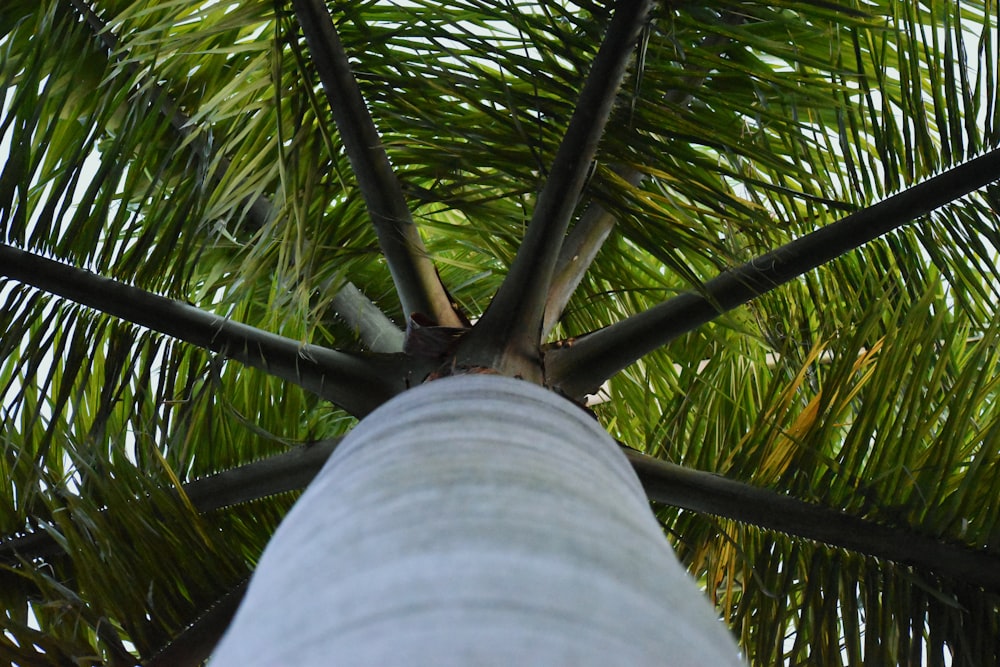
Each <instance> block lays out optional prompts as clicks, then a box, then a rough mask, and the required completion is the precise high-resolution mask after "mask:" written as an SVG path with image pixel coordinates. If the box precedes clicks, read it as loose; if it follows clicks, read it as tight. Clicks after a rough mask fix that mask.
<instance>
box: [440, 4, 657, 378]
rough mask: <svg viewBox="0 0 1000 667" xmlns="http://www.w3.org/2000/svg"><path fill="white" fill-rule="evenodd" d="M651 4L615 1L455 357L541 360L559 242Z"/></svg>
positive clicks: (496, 364)
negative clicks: (530, 205)
mask: <svg viewBox="0 0 1000 667" xmlns="http://www.w3.org/2000/svg"><path fill="white" fill-rule="evenodd" d="M651 4H652V3H651V2H649V1H648V0H639V1H633V0H622V1H620V2H618V3H616V5H615V10H614V16H613V17H612V19H611V23H610V25H609V26H608V31H607V34H606V36H605V38H604V41H603V43H602V44H601V47H600V49H599V50H598V53H597V56H596V57H595V58H594V63H593V65H592V66H591V68H590V73H589V74H588V75H587V80H586V83H585V84H584V87H583V90H582V91H581V93H580V97H579V99H578V101H577V103H576V107H575V109H574V111H573V116H572V117H571V118H570V122H569V126H568V127H567V129H566V134H565V135H564V137H563V140H562V143H561V144H560V145H559V149H558V151H557V153H556V157H555V159H554V161H553V163H552V167H551V169H550V170H549V177H548V179H547V180H546V182H545V185H544V187H543V188H542V192H541V193H540V194H539V196H538V201H537V203H536V205H535V210H534V213H533V214H532V217H531V221H530V223H529V224H528V229H527V231H526V233H525V236H524V241H523V242H522V243H521V247H520V248H519V249H518V252H517V255H516V256H515V258H514V262H513V264H512V265H511V268H510V272H509V273H508V274H507V277H506V278H505V279H504V282H503V284H502V285H501V286H500V289H499V290H498V291H497V294H496V296H494V297H493V301H492V302H491V303H490V305H489V307H488V308H487V310H486V312H485V313H484V314H483V317H482V318H481V319H480V321H479V323H478V324H477V326H476V327H475V328H474V329H473V331H472V333H470V334H469V336H467V337H466V340H467V341H468V342H467V344H463V346H462V347H461V348H460V351H459V356H458V359H459V362H460V363H466V364H469V365H479V366H488V367H491V368H497V369H498V370H501V372H503V371H504V370H505V369H504V364H505V363H506V361H505V360H507V359H509V358H513V359H516V360H518V362H520V360H522V359H524V358H528V359H531V358H534V359H535V361H540V360H538V359H537V356H538V352H537V350H538V344H539V342H540V340H541V330H542V319H543V316H544V312H545V302H546V299H547V295H548V292H549V285H550V284H551V281H552V273H553V271H554V269H555V265H556V260H557V258H558V255H559V249H560V248H561V247H562V243H563V237H564V236H565V235H566V229H567V227H568V226H569V222H570V219H571V218H572V216H573V211H574V210H575V209H576V205H577V202H578V200H579V197H580V193H581V192H582V190H583V187H584V185H585V184H586V180H587V175H588V173H589V171H590V169H591V168H592V165H593V161H594V159H595V156H596V154H597V146H598V143H599V141H600V139H601V136H602V135H603V133H604V127H605V125H606V124H607V121H608V118H609V117H610V115H611V109H612V106H613V104H614V101H615V99H616V97H617V95H618V91H619V88H620V87H621V84H622V81H623V80H624V78H625V72H626V69H627V67H628V64H629V61H630V60H631V57H632V54H633V51H634V50H635V46H636V42H637V40H638V38H639V35H640V33H641V32H642V29H643V26H644V25H645V24H646V22H647V20H648V15H649V11H650V8H651Z"/></svg>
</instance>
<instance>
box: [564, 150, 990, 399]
mask: <svg viewBox="0 0 1000 667" xmlns="http://www.w3.org/2000/svg"><path fill="white" fill-rule="evenodd" d="M997 179H1000V149H994V150H993V151H991V152H989V153H986V154H985V155H982V156H980V157H978V158H975V159H973V160H970V161H969V162H966V163H965V164H962V165H960V166H958V167H954V168H953V169H950V170H948V171H946V172H944V173H942V174H939V175H937V176H935V177H933V178H930V179H928V180H926V181H924V182H923V183H919V184H917V185H915V186H913V187H911V188H909V189H908V190H905V191H903V192H900V193H899V194H896V195H894V196H892V197H890V198H888V199H886V200H884V201H882V202H879V203H878V204H875V205H873V206H870V207H868V208H866V209H863V210H860V211H858V212H856V213H852V214H851V215H848V216H847V217H845V218H842V219H840V220H838V221H837V222H834V223H831V224H829V225H827V226H825V227H822V228H820V229H818V230H816V231H814V232H812V233H810V234H807V235H806V236H803V237H800V238H798V239H796V240H794V241H792V242H791V243H788V244H786V245H784V246H781V247H780V248H777V249H775V250H772V251H770V252H768V253H766V254H764V255H761V256H760V257H757V258H755V259H752V260H750V261H749V262H747V263H746V264H743V265H742V266H739V267H736V268H734V269H732V270H729V271H726V272H725V273H722V274H720V275H719V276H717V277H715V278H713V279H711V280H709V281H708V282H706V283H705V284H704V285H702V286H701V289H700V290H699V291H697V292H694V291H691V292H684V293H682V294H679V295H678V296H676V297H673V298H671V299H668V300H667V301H664V302H663V303H660V304H658V305H656V306H653V307H652V308H650V309H649V310H647V311H644V312H642V313H638V314H636V315H633V316H631V317H628V318H626V319H624V320H621V321H620V322H617V323H615V324H612V325H611V326H608V327H605V328H603V329H599V330H597V331H595V332H592V333H589V334H587V335H585V336H582V337H580V338H577V339H576V340H575V341H573V342H572V344H570V345H563V346H559V347H556V348H553V349H550V350H548V351H547V352H546V354H545V369H546V373H547V382H548V384H549V385H550V386H553V387H558V388H559V389H560V391H562V392H564V393H565V394H566V395H568V396H573V397H580V396H583V395H585V394H587V393H592V392H593V391H594V389H595V388H596V387H598V386H600V384H601V383H602V382H604V381H605V380H607V379H608V378H610V377H611V376H612V375H614V374H615V373H617V372H619V371H620V370H622V369H624V368H625V367H627V366H629V365H630V364H632V363H634V362H635V361H638V360H639V359H640V358H642V357H643V356H645V355H646V354H649V353H650V352H652V351H653V350H656V349H658V348H660V347H662V346H664V345H666V344H667V343H669V342H671V341H673V340H674V339H676V338H677V337H679V336H681V335H682V334H685V333H687V332H689V331H693V330H694V329H696V328H697V327H699V326H701V325H702V324H705V323H707V322H711V321H712V320H714V319H715V318H717V317H718V316H719V315H721V314H722V313H725V312H727V311H730V310H732V309H734V308H737V307H738V306H741V305H743V304H745V303H747V302H749V301H751V300H753V299H755V298H757V297H759V296H761V295H763V294H766V293H768V292H770V291H771V290H773V289H775V288H776V287H778V286H780V285H783V284H784V283H787V282H789V281H791V280H794V279H795V278H797V277H799V276H801V275H803V274H804V273H806V272H808V271H811V270H813V269H815V268H818V267H820V266H822V265H823V264H826V263H827V262H830V261H832V260H834V259H836V258H838V257H840V256H841V255H844V254H846V253H848V252H850V251H852V250H855V249H857V248H859V247H861V246H862V245H864V244H866V243H868V242H870V241H872V240H874V239H876V238H878V237H880V236H883V235H885V234H887V233H889V232H891V231H893V230H895V229H898V228H899V227H901V226H903V225H905V224H907V223H909V222H911V221H913V220H915V219H917V218H919V217H921V216H924V215H926V214H928V213H930V212H931V211H933V210H934V209H936V208H938V207H940V206H943V205H945V204H948V203H950V202H953V201H955V200H956V199H959V198H961V197H964V196H965V195H967V194H969V193H971V192H973V191H975V190H977V189H978V188H981V187H984V186H986V185H988V184H990V183H992V182H993V181H996V180H997Z"/></svg>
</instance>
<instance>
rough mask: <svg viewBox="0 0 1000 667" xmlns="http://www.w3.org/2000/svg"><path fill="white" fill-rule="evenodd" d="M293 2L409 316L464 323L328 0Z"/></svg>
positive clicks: (404, 313)
mask: <svg viewBox="0 0 1000 667" xmlns="http://www.w3.org/2000/svg"><path fill="white" fill-rule="evenodd" d="M292 4H293V6H294V8H295V14H296V16H297V17H298V20H299V24H300V25H301V26H302V32H303V34H304V35H305V38H306V43H307V44H308V45H309V50H310V52H311V53H312V58H313V63H314V65H315V66H316V70H317V72H318V73H319V78H320V81H321V83H322V84H323V90H324V91H325V92H326V97H327V101H328V102H329V103H330V107H331V109H332V111H333V117H334V121H335V122H336V124H337V128H338V129H339V130H340V137H341V140H342V141H343V142H344V148H345V149H346V151H347V157H348V159H349V160H350V162H351V167H352V168H353V170H354V173H355V176H356V177H357V179H358V186H359V187H360V188H361V193H362V195H363V196H364V199H365V204H366V206H367V208H368V212H369V214H370V215H371V219H372V224H373V225H374V227H375V233H376V234H377V236H378V241H379V247H380V248H381V249H382V254H383V255H384V256H385V260H386V263H387V264H388V266H389V272H390V273H391V274H392V279H393V282H394V284H395V285H396V292H397V293H398V295H399V300H400V304H401V305H402V307H403V315H404V316H406V317H409V316H410V315H412V314H413V313H421V314H423V315H425V316H427V317H430V318H432V319H434V320H435V322H436V323H437V324H438V325H441V326H453V327H460V326H462V322H461V321H460V319H459V317H458V315H457V314H456V313H455V309H454V308H453V307H452V305H451V299H450V298H449V297H448V293H447V290H445V288H444V286H443V285H442V284H441V280H440V278H439V277H438V274H437V271H435V269H434V264H433V262H431V259H430V256H429V255H428V253H427V250H426V248H425V247H424V242H423V240H422V239H421V237H420V232H419V230H418V229H417V226H416V225H415V224H414V223H413V217H412V215H411V213H410V209H409V207H408V206H407V204H406V199H405V197H404V195H403V189H402V187H401V186H400V184H399V180H398V179H397V178H396V174H395V172H394V171H393V170H392V165H391V164H390V162H389V156H388V155H387V154H386V152H385V147H384V146H383V144H382V138H381V136H380V135H379V133H378V130H377V129H376V127H375V122H374V121H373V120H372V117H371V114H370V113H369V112H368V106H367V105H366V103H365V99H364V97H363V96H362V94H361V89H360V88H359V87H358V83H357V80H356V79H355V78H354V74H353V73H352V71H351V63H350V61H349V60H348V57H347V53H346V52H345V51H344V47H343V44H341V42H340V38H339V37H338V35H337V31H336V29H335V28H334V25H333V20H332V19H331V18H330V12H329V11H328V10H327V7H326V4H325V3H324V2H323V0H293V3H292Z"/></svg>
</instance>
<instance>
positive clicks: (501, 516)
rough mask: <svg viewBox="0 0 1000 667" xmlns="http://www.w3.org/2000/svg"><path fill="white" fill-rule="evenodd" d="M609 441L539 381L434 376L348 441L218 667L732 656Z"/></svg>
mask: <svg viewBox="0 0 1000 667" xmlns="http://www.w3.org/2000/svg"><path fill="white" fill-rule="evenodd" d="M737 656H738V653H737V649H736V645H735V642H734V641H733V639H732V638H731V637H730V636H729V633H728V631H727V630H726V628H725V627H724V626H723V625H722V623H721V622H720V621H718V620H717V618H716V616H715V613H714V612H713V610H712V608H711V606H710V605H709V603H708V601H707V600H706V599H705V597H704V595H703V594H702V592H701V591H700V590H698V588H697V586H695V584H694V583H693V582H692V581H691V580H690V579H689V578H688V575H687V573H686V572H685V571H684V569H683V568H682V567H681V566H680V564H679V563H678V562H677V560H676V559H675V557H674V555H673V553H672V551H671V549H670V546H669V544H668V543H667V541H666V540H665V539H664V536H663V533H662V531H661V529H660V526H659V524H658V523H657V522H656V520H655V518H654V517H653V515H652V513H651V511H650V509H649V506H648V504H647V501H646V497H645V494H644V493H643V490H642V487H641V486H640V485H639V482H638V480H637V478H636V476H635V473H634V472H633V471H632V469H631V467H630V465H629V463H628V461H627V460H626V458H625V457H624V456H623V454H622V453H621V451H620V450H619V448H618V445H617V444H615V442H614V441H613V440H612V439H611V438H610V437H609V436H608V435H607V433H605V432H604V431H603V429H601V427H600V425H599V424H598V423H597V422H596V421H594V420H593V419H592V418H591V417H590V416H589V415H588V414H587V413H585V412H584V411H582V410H580V409H579V408H578V407H576V406H575V405H573V404H572V403H570V402H568V401H566V400H564V399H562V398H560V397H558V396H556V395H555V394H552V393H551V392H548V391H545V390H543V389H541V388H539V387H537V386H535V385H533V384H531V383H528V382H523V381H518V380H513V379H509V378H503V377H498V376H492V375H467V376H459V377H452V378H446V379H443V380H439V381H435V382H431V383H429V384H426V385H422V386H420V387H418V388H416V389H414V390H411V391H408V392H405V393H404V394H402V395H400V396H399V397H397V398H396V399H394V400H392V401H390V402H389V403H387V404H385V405H384V406H382V407H381V408H380V409H378V410H377V411H376V412H374V413H373V414H372V415H370V416H369V417H368V418H366V419H365V420H363V421H362V422H361V423H360V424H359V426H358V427H357V428H356V429H355V430H354V431H353V432H352V433H351V434H350V435H349V436H348V437H347V438H346V439H345V440H344V441H343V443H342V444H341V446H340V447H338V449H337V450H336V451H335V452H334V454H333V455H332V456H331V458H330V460H329V461H328V462H327V464H326V465H325V466H324V468H323V470H322V471H321V472H320V474H319V476H318V477H317V479H316V480H315V481H314V483H313V484H312V485H311V486H310V487H309V489H308V490H307V491H306V493H305V494H304V495H303V497H302V498H301V499H300V501H299V503H298V504H297V505H296V506H295V508H294V509H293V510H292V512H291V513H290V514H289V515H288V517H287V518H286V519H285V521H284V523H283V524H282V525H281V527H280V528H279V529H278V531H277V533H276V535H275V537H274V538H273V539H272V541H271V543H270V545H269V546H268V548H267V550H266V551H265V553H264V555H263V557H262V559H261V562H260V564H259V567H258V569H257V573H256V574H255V576H254V579H253V580H252V582H251V584H250V588H249V590H248V592H247V597H246V598H245V600H244V603H243V605H242V606H241V608H240V610H239V612H238V613H237V616H236V619H235V621H234V623H233V625H232V626H231V627H230V629H229V631H228V633H227V635H226V637H224V639H223V641H222V642H221V644H220V647H219V648H218V650H217V651H216V654H215V656H214V660H213V662H212V664H213V665H215V666H219V665H241V666H243V665H275V664H294V665H319V664H323V665H326V664H349V665H435V666H439V665H471V664H475V665H614V664H621V665H654V664H655V665H738V664H740V661H739V659H738V657H737Z"/></svg>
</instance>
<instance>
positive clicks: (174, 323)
mask: <svg viewBox="0 0 1000 667" xmlns="http://www.w3.org/2000/svg"><path fill="white" fill-rule="evenodd" d="M0 275H3V276H7V277H8V278H12V279H14V280H17V281H20V282H22V283H25V284H26V285H31V286H32V287H36V288H38V289H41V290H44V291H46V292H50V293H52V294H56V295H58V296H61V297H64V298H66V299H69V300H71V301H75V302H76V303H79V304H81V305H84V306H87V307H89V308H93V309H95V310H98V311H101V312H103V313H107V314H108V315H113V316H115V317H118V318H121V319H123V320H126V321H128V322H132V323H134V324H138V325H141V326H144V327H147V328H149V329H152V330H154V331H158V332H160V333H163V334H166V335H168V336H171V337H173V338H176V339H178V340H182V341H184V342H186V343H189V344H191V345H196V346H198V347H201V348H204V349H207V350H211V351H213V352H218V353H220V354H222V355H223V356H224V357H225V358H227V359H233V360H235V361H238V362H240V363H242V364H244V365H246V366H251V367H253V368H258V369H260V370H263V371H264V372H266V373H268V374H270V375H273V376H275V377H280V378H282V379H285V380H288V381H289V382H292V383H294V384H296V385H298V386H300V387H302V388H304V389H306V390H308V391H311V392H313V393H314V394H316V395H318V396H320V397H322V398H325V399H327V400H329V401H331V402H333V403H335V404H336V405H339V406H340V407H342V408H344V409H345V410H347V411H348V412H350V413H351V414H353V415H355V416H359V417H360V416H363V415H365V414H367V413H368V412H371V411H372V410H373V409H375V408H376V407H378V406H379V405H381V404H382V403H384V402H385V401H386V400H388V399H389V398H391V397H392V396H394V395H395V394H397V393H399V392H400V391H403V389H405V378H404V377H402V373H403V372H404V371H400V372H399V374H396V373H394V372H391V371H390V368H391V366H392V365H393V364H394V363H395V362H396V361H398V360H396V359H395V355H380V356H372V357H360V356H355V355H351V354H347V353H344V352H338V351H335V350H330V349H327V348H324V347H320V346H318V345H310V344H307V343H303V342H300V341H297V340H293V339H291V338H285V337H283V336H279V335H276V334H272V333H269V332H267V331H264V330H262V329H257V328H255V327H252V326H249V325H246V324H241V323H239V322H233V321H231V320H228V319H226V318H224V317H220V316H219V315H215V314H214V313H209V312H206V311H204V310H201V309H199V308H196V307H194V306H191V305H188V304H186V303H183V302H180V301H175V300H173V299H168V298H166V297H163V296H160V295H158V294H153V293H152V292H147V291H145V290H142V289H139V288H138V287H133V286H131V285H127V284H125V283H122V282H118V281H116V280H112V279H110V278H105V277H104V276H99V275H96V274H94V273H91V272H89V271H84V270H82V269H78V268H76V267H73V266H70V265H68V264H63V263H62V262H56V261H54V260H51V259H48V258H46V257H42V256H41V255H37V254H34V253H31V252H27V251H24V250H20V249H18V248H14V247H12V246H9V245H6V244H0ZM388 357H391V359H390V358H388Z"/></svg>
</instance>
